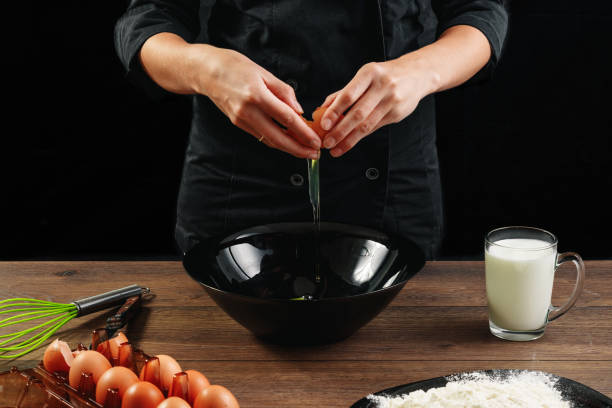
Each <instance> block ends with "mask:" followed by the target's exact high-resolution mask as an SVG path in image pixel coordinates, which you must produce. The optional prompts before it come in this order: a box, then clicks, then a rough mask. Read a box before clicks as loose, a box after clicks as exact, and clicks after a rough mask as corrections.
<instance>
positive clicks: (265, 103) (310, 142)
mask: <svg viewBox="0 0 612 408" xmlns="http://www.w3.org/2000/svg"><path fill="white" fill-rule="evenodd" d="M260 108H261V109H262V110H263V111H264V112H265V113H266V114H267V115H268V116H270V117H272V118H273V119H274V120H276V121H277V122H278V123H280V124H281V125H283V126H284V127H286V128H287V130H288V131H289V133H290V134H291V136H292V137H294V138H295V139H296V140H297V141H298V142H300V143H301V144H303V145H304V146H309V147H313V148H315V149H317V150H318V149H320V148H321V139H320V138H319V136H318V135H317V134H316V132H315V131H314V130H312V129H311V128H310V127H309V126H308V125H307V124H306V122H304V120H303V118H302V117H301V116H300V115H298V114H297V113H296V112H295V111H294V110H293V109H291V108H290V107H289V106H288V105H287V104H286V103H284V102H283V101H281V100H280V99H278V98H277V97H276V96H275V95H274V94H272V93H271V92H264V93H263V95H262V99H261V103H260Z"/></svg>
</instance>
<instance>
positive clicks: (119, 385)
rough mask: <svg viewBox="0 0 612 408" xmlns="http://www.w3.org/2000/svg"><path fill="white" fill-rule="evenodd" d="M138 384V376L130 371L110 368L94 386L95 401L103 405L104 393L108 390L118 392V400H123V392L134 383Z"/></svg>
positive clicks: (122, 368)
mask: <svg viewBox="0 0 612 408" xmlns="http://www.w3.org/2000/svg"><path fill="white" fill-rule="evenodd" d="M137 382H138V376H136V374H134V372H133V371H132V370H130V369H129V368H125V367H112V368H110V369H108V370H106V371H105V372H104V374H102V377H100V380H98V383H97V384H96V401H97V402H98V403H99V404H102V405H104V401H105V400H106V393H107V390H108V389H109V388H116V389H117V390H119V398H123V394H125V391H126V390H127V389H128V388H129V387H130V386H131V385H132V384H134V383H137Z"/></svg>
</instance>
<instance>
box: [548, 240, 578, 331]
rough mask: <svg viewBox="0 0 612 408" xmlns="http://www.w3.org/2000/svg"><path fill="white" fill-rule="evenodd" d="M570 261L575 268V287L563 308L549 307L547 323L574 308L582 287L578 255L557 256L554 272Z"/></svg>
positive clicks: (565, 254) (565, 253) (564, 254)
mask: <svg viewBox="0 0 612 408" xmlns="http://www.w3.org/2000/svg"><path fill="white" fill-rule="evenodd" d="M569 261H572V262H573V263H574V265H575V266H576V285H575V286H574V291H573V292H572V295H571V296H570V298H569V299H568V300H567V302H565V304H564V305H563V306H560V307H554V306H551V307H550V311H549V313H548V321H549V322H550V321H552V320H555V319H556V318H558V317H561V316H563V315H564V314H565V312H567V311H568V310H570V309H571V307H572V306H574V303H576V300H577V299H578V296H580V292H582V287H583V286H584V278H585V269H584V262H583V261H582V258H581V257H580V255H578V254H577V253H575V252H564V253H562V254H559V255H558V256H557V265H555V271H556V270H557V268H559V266H560V265H561V264H562V263H564V262H569Z"/></svg>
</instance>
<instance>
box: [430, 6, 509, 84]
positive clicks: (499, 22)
mask: <svg viewBox="0 0 612 408" xmlns="http://www.w3.org/2000/svg"><path fill="white" fill-rule="evenodd" d="M432 7H433V10H434V13H435V14H436V16H437V18H438V36H439V35H440V34H441V33H443V32H444V31H445V30H447V29H448V28H450V27H452V26H456V25H460V24H464V25H469V26H472V27H475V28H477V29H478V30H480V31H481V32H482V33H483V34H484V35H485V37H487V39H488V40H489V44H490V45H491V58H490V59H489V62H488V63H487V65H485V66H484V67H483V68H482V69H481V70H480V72H478V73H477V74H476V75H475V76H474V77H473V78H472V79H471V80H470V82H474V81H481V80H485V79H488V78H489V77H490V76H491V74H492V72H493V70H494V68H495V66H496V65H497V63H498V61H499V59H500V57H501V55H502V50H503V46H504V42H505V39H506V33H507V30H508V12H507V11H506V8H505V7H504V2H503V1H502V0H432Z"/></svg>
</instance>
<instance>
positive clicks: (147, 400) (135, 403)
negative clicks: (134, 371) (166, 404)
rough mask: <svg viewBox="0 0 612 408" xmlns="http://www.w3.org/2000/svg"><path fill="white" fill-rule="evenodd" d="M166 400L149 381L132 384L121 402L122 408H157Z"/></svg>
mask: <svg viewBox="0 0 612 408" xmlns="http://www.w3.org/2000/svg"><path fill="white" fill-rule="evenodd" d="M163 400H164V394H162V392H161V391H160V390H159V388H157V387H156V386H154V385H153V384H151V383H150V382H148V381H138V382H137V383H135V384H132V385H131V386H130V387H129V388H128V389H127V390H125V394H123V399H122V400H121V408H156V407H157V405H159V403H160V402H162V401H163Z"/></svg>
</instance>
